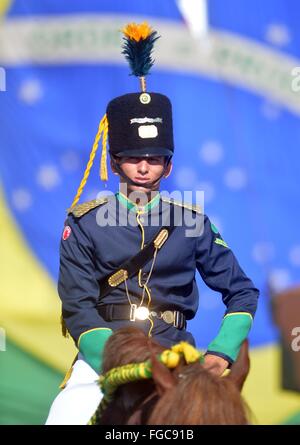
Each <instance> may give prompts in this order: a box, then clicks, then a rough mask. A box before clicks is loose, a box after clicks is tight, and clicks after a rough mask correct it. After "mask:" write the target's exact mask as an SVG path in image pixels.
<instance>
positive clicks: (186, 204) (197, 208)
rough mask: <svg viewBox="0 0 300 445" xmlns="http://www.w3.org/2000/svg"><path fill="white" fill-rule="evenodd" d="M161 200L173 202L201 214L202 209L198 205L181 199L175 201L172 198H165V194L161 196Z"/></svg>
mask: <svg viewBox="0 0 300 445" xmlns="http://www.w3.org/2000/svg"><path fill="white" fill-rule="evenodd" d="M161 200H162V201H163V202H167V203H168V204H174V205H176V206H180V207H184V208H186V209H189V210H192V211H193V212H196V213H200V214H202V209H201V207H200V206H198V205H193V204H188V203H185V202H182V201H175V200H174V199H172V198H166V197H165V196H162V197H161Z"/></svg>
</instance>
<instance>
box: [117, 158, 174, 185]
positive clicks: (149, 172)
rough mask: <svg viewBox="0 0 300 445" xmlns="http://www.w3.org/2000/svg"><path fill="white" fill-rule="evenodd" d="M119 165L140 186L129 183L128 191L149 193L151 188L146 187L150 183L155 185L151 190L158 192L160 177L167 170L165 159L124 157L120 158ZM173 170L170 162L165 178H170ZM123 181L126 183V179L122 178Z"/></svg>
mask: <svg viewBox="0 0 300 445" xmlns="http://www.w3.org/2000/svg"><path fill="white" fill-rule="evenodd" d="M119 165H120V167H121V169H122V171H123V172H124V173H125V175H126V176H127V177H128V178H130V179H131V180H132V181H134V182H135V183H137V184H139V185H131V184H129V183H128V184H127V186H128V189H130V190H134V191H135V190H139V191H143V192H147V191H149V187H147V186H146V185H147V184H149V183H151V184H153V187H151V190H157V189H158V188H159V183H160V177H161V175H162V173H163V172H164V169H165V157H164V156H151V157H144V158H141V157H137V158H134V157H124V158H120V160H119ZM171 169H172V164H171V162H170V163H169V165H168V167H167V168H166V171H165V173H164V176H165V177H167V176H169V174H170V172H171ZM121 181H125V182H126V179H125V178H124V179H123V178H121Z"/></svg>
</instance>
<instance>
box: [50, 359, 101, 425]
mask: <svg viewBox="0 0 300 445" xmlns="http://www.w3.org/2000/svg"><path fill="white" fill-rule="evenodd" d="M98 378H99V376H98V374H97V373H96V372H95V371H94V370H93V368H91V367H90V366H89V365H88V364H87V363H86V362H85V361H83V360H77V361H76V363H75V364H74V365H73V371H72V375H71V377H70V379H69V380H68V382H67V385H66V387H65V388H64V389H63V390H62V391H61V392H60V393H59V394H58V396H57V397H56V399H55V400H54V402H53V403H52V406H51V408H50V412H49V416H48V419H47V420H46V425H86V424H87V423H88V422H89V420H90V418H91V417H92V415H93V414H94V412H95V411H96V409H97V407H98V405H99V403H100V401H101V399H102V397H103V395H102V393H101V390H100V388H99V386H98V384H97V380H98Z"/></svg>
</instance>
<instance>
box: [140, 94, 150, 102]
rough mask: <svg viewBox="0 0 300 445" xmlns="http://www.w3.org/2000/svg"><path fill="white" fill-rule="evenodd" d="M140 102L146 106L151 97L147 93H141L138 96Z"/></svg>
mask: <svg viewBox="0 0 300 445" xmlns="http://www.w3.org/2000/svg"><path fill="white" fill-rule="evenodd" d="M140 102H141V103H142V104H144V105H147V104H148V103H150V102H151V96H150V94H148V93H143V94H141V95H140Z"/></svg>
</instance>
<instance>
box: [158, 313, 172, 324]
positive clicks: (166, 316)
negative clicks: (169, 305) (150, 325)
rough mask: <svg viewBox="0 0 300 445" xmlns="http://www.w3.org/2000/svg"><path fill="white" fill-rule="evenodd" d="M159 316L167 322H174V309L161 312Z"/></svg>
mask: <svg viewBox="0 0 300 445" xmlns="http://www.w3.org/2000/svg"><path fill="white" fill-rule="evenodd" d="M161 318H162V319H163V320H164V321H165V322H166V323H168V324H172V323H174V321H175V316H174V311H164V312H162V314H161Z"/></svg>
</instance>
